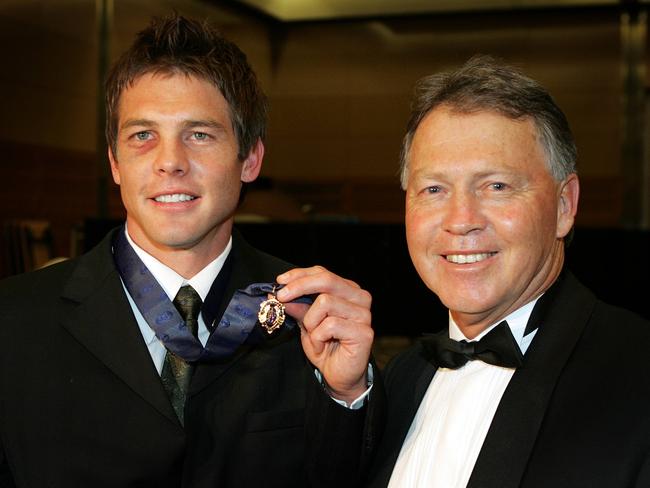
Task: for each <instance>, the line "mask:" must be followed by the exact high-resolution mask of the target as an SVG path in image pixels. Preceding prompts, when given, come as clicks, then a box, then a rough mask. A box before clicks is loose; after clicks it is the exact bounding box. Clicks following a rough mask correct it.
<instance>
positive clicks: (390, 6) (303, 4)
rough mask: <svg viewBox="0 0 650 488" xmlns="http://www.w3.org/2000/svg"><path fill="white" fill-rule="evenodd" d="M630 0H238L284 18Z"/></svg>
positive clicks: (607, 3) (606, 3) (586, 4)
mask: <svg viewBox="0 0 650 488" xmlns="http://www.w3.org/2000/svg"><path fill="white" fill-rule="evenodd" d="M622 1H624V2H627V3H634V0H632V1H631V2H630V1H629V0H236V1H233V2H232V3H235V4H240V5H243V6H245V7H247V8H252V9H253V10H256V11H259V12H261V13H262V14H264V15H266V16H269V17H272V18H274V19H275V20H279V21H282V22H300V21H315V20H333V19H345V18H355V17H377V16H381V17H384V16H395V15H397V16H402V15H417V14H433V13H451V12H469V11H486V10H517V9H527V8H528V9H530V8H562V7H594V6H614V5H617V4H619V3H621V2H622ZM642 3H643V2H642Z"/></svg>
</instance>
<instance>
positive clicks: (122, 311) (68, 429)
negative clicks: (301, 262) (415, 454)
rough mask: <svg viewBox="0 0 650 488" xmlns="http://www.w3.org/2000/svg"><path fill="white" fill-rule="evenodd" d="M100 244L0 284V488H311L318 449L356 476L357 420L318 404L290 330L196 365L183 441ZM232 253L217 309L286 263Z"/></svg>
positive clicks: (244, 251) (238, 245) (242, 250)
mask: <svg viewBox="0 0 650 488" xmlns="http://www.w3.org/2000/svg"><path fill="white" fill-rule="evenodd" d="M110 242H111V241H110V236H109V237H108V238H107V239H105V240H104V241H103V242H102V243H101V244H100V245H99V246H98V247H97V248H95V249H94V250H92V251H91V252H89V253H88V254H86V255H84V256H82V257H80V258H79V259H75V260H71V261H68V262H65V263H62V264H60V265H56V266H53V267H50V268H47V269H45V270H42V271H38V272H34V273H30V274H27V275H22V276H17V277H13V278H10V279H8V280H5V281H4V282H3V283H2V284H0V443H1V444H0V487H2V488H5V487H11V486H18V487H30V488H36V487H46V486H47V487H64V488H71V487H84V488H85V487H88V488H91V487H92V488H101V487H111V488H115V487H157V488H165V487H179V486H181V483H182V480H183V479H184V480H185V482H184V485H185V486H195V485H196V486H199V485H200V486H217V483H218V486H220V487H230V486H232V487H247V486H259V487H265V486H269V487H270V486H301V487H302V486H309V483H311V482H313V484H314V485H317V484H318V482H319V481H320V478H319V477H318V470H319V469H321V468H323V467H324V466H325V467H326V466H327V463H328V462H330V461H328V459H326V458H325V459H322V460H320V459H317V458H314V457H312V454H315V455H319V454H322V453H321V452H319V451H318V449H319V448H320V446H326V445H329V446H330V447H334V449H333V450H335V451H337V452H338V451H340V452H341V455H344V454H350V455H351V456H352V461H350V462H348V464H347V466H349V467H350V469H356V463H357V462H358V461H359V456H360V455H361V445H360V444H361V443H360V439H361V438H362V436H361V434H360V429H363V425H364V424H363V422H364V413H365V412H364V411H361V412H350V411H348V410H347V409H344V408H342V407H340V406H338V405H336V404H334V403H333V402H332V401H331V400H330V399H329V398H327V397H326V395H324V393H323V392H322V389H321V388H320V385H318V384H317V382H316V381H315V379H314V376H313V368H312V367H311V366H310V365H309V363H308V361H307V360H306V359H305V357H304V355H303V353H302V349H301V347H300V343H299V338H298V335H297V333H296V332H295V331H283V332H282V333H280V334H278V335H277V337H274V338H272V339H271V340H268V341H266V342H263V343H261V344H259V345H258V346H248V345H244V346H242V348H241V349H240V350H239V351H238V352H237V353H236V354H235V355H234V357H233V358H232V359H230V360H228V361H225V362H223V363H221V364H214V365H207V366H203V365H200V366H198V367H197V369H196V372H195V376H194V378H193V381H192V385H191V395H190V398H189V399H188V407H187V411H186V420H185V422H186V430H185V431H184V430H183V428H182V427H181V425H180V423H179V422H178V420H177V418H176V417H175V414H174V411H173V409H172V407H171V405H170V403H169V400H168V399H167V396H166V395H165V392H164V390H163V388H162V385H161V382H160V378H159V376H158V374H157V372H156V370H155V367H154V365H153V363H152V361H151V357H150V355H149V352H148V350H147V348H146V345H145V344H144V341H143V339H142V336H141V334H140V330H139V328H138V327H137V325H136V322H135V319H134V316H133V313H132V310H131V308H130V306H129V303H128V301H127V298H126V295H125V293H124V291H123V288H122V284H121V282H120V278H119V275H118V273H117V271H116V269H115V266H114V264H113V258H112V253H111V250H110ZM232 253H233V256H232V257H233V262H232V272H231V277H230V282H229V283H228V284H227V286H226V289H227V290H228V293H226V294H225V295H224V299H223V301H224V302H225V303H227V302H228V301H229V299H230V294H231V293H232V291H233V290H234V289H236V288H237V287H240V286H243V285H247V284H249V283H250V282H254V281H273V280H274V278H275V276H276V275H277V274H278V273H279V272H281V271H283V270H285V269H286V268H287V266H288V265H287V264H286V263H283V262H281V261H279V260H277V259H275V258H272V257H271V256H268V255H265V254H263V253H261V252H259V251H257V250H255V249H253V248H252V247H250V246H248V245H247V244H246V243H245V242H243V240H242V239H241V238H239V237H238V236H236V235H235V236H234V243H233V250H232ZM225 303H224V304H223V305H222V307H221V308H223V307H224V306H225ZM321 416H322V417H323V419H325V420H326V421H325V422H324V423H323V425H324V426H325V427H326V430H323V429H322V428H320V426H319V425H318V424H316V423H315V422H313V420H314V419H315V418H316V417H321ZM330 421H331V422H332V423H331V424H330V423H329V422H330ZM310 422H311V423H310ZM333 426H339V427H342V428H343V430H344V431H345V432H346V433H349V435H350V436H351V437H350V439H356V441H355V442H351V443H350V446H352V447H347V446H348V442H347V440H348V439H346V438H345V436H341V438H337V437H336V436H331V435H329V432H328V431H327V430H329V429H333V428H334V427H333ZM355 429H356V430H355ZM346 435H347V434H346ZM199 446H200V448H199ZM334 459H336V456H335V457H334ZM184 465H185V468H184ZM345 466H346V464H344V467H345ZM344 474H345V473H344ZM323 479H324V480H325V481H327V477H324V478H323Z"/></svg>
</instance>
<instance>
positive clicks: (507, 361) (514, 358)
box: [422, 320, 523, 369]
mask: <svg viewBox="0 0 650 488" xmlns="http://www.w3.org/2000/svg"><path fill="white" fill-rule="evenodd" d="M422 344H423V346H424V350H425V353H427V355H428V356H429V357H430V359H431V360H432V361H433V363H434V364H435V365H436V366H438V367H440V368H450V369H458V368H460V367H461V366H463V365H464V364H465V363H467V361H472V360H475V359H478V360H481V361H483V362H484V363H488V364H493V365H495V366H503V367H505V368H518V367H520V366H521V365H522V363H523V355H522V354H521V350H520V349H519V345H518V344H517V341H516V340H515V338H514V337H513V336H512V332H511V331H510V327H509V326H508V322H506V321H505V320H504V321H503V322H501V323H500V324H499V325H497V326H496V327H495V328H494V329H492V330H491V331H490V332H488V333H487V334H486V335H485V336H484V337H482V338H481V339H480V340H478V341H474V342H467V341H455V340H453V339H450V338H449V336H448V335H447V331H443V332H441V333H440V334H434V335H430V336H427V337H425V338H424V339H423V340H422Z"/></svg>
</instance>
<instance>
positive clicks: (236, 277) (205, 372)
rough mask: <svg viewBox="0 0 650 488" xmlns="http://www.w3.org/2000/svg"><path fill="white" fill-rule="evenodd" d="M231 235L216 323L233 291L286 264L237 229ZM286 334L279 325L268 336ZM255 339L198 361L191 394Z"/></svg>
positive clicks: (268, 276)
mask: <svg viewBox="0 0 650 488" xmlns="http://www.w3.org/2000/svg"><path fill="white" fill-rule="evenodd" d="M232 237H233V246H232V251H231V253H232V263H231V266H232V267H231V270H230V276H229V278H228V280H227V285H226V286H225V289H224V293H223V296H222V297H221V300H220V303H219V306H218V307H216V314H215V317H214V318H216V319H217V320H216V321H217V323H218V322H219V320H220V318H221V316H222V315H223V312H224V311H225V309H226V307H227V305H228V304H229V303H230V299H231V298H232V296H233V295H234V293H235V291H237V290H238V289H241V288H245V287H246V286H248V285H250V284H251V283H255V282H274V281H275V278H276V276H277V275H278V274H279V273H281V272H282V271H284V270H285V269H286V266H287V265H286V264H285V263H282V262H281V261H279V260H277V259H275V258H272V257H270V256H267V255H266V254H263V253H261V252H259V251H257V250H256V249H255V248H253V247H252V246H250V245H249V244H248V243H247V242H246V241H244V239H243V238H242V237H241V235H240V234H239V232H237V230H236V229H233V234H232ZM229 259H230V258H229ZM217 279H218V278H217ZM258 332H259V329H258V330H254V331H253V333H252V334H251V337H250V338H249V339H254V338H257V337H258V336H257V334H258ZM288 334H293V331H289V330H286V329H285V328H282V329H281V330H280V331H279V332H278V333H276V334H274V336H273V337H272V338H271V339H270V340H272V341H277V340H285V339H286V338H287V335H288ZM260 340H267V338H265V337H263V338H261V339H260ZM257 342H259V341H255V340H249V341H247V342H245V343H244V344H242V345H241V346H240V347H239V348H238V349H237V350H236V351H235V353H234V354H233V355H232V356H230V357H228V358H226V359H224V360H222V361H217V362H212V363H201V364H199V365H198V366H197V368H196V370H195V372H194V376H193V377H192V383H191V385H190V395H194V394H196V393H198V392H200V391H201V390H203V389H204V388H206V387H207V386H208V385H210V384H211V383H213V382H214V381H216V380H217V379H218V378H219V377H220V376H222V375H223V374H224V373H225V372H226V371H228V370H229V369H230V368H231V367H233V366H234V365H235V364H237V362H238V361H239V360H240V359H241V358H242V357H244V356H245V355H246V354H248V353H249V352H250V351H251V350H252V349H254V344H255V343H257Z"/></svg>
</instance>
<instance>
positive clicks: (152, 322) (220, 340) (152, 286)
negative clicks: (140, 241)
mask: <svg viewBox="0 0 650 488" xmlns="http://www.w3.org/2000/svg"><path fill="white" fill-rule="evenodd" d="M113 255H114V260H115V264H116V266H117V270H118V272H119V273H120V276H121V277H122V281H123V282H124V286H125V287H126V289H127V291H128V292H129V295H131V298H132V299H133V301H134V302H135V304H136V306H137V307H138V310H139V311H140V313H141V314H142V316H143V317H144V319H145V320H146V322H147V324H148V325H149V327H151V329H152V330H153V331H154V333H155V334H156V337H157V338H158V339H159V340H160V341H162V343H163V344H164V345H165V347H166V348H167V349H168V350H169V351H171V352H173V353H174V354H176V355H177V356H180V357H181V358H183V359H184V360H185V361H188V362H197V361H215V360H219V359H222V358H226V357H228V356H230V355H232V354H233V353H234V352H235V351H236V350H237V348H238V347H239V346H241V345H242V344H243V343H244V342H245V341H246V340H247V339H249V337H250V339H249V342H251V340H252V342H260V341H262V340H264V334H257V333H254V331H256V330H257V329H259V327H257V328H256V327H255V325H256V324H257V311H258V310H259V307H260V304H261V303H262V302H263V301H265V300H266V299H267V296H268V294H269V293H274V292H275V291H277V290H278V289H279V288H280V287H279V286H278V285H277V284H274V283H253V284H251V285H248V286H247V287H246V288H243V289H240V290H237V291H236V292H235V293H234V295H233V297H232V299H231V300H230V302H229V303H228V306H227V307H226V310H225V311H224V313H223V316H222V317H221V320H220V321H219V324H218V325H217V327H216V329H215V330H214V332H212V334H211V335H210V338H209V339H208V342H207V343H206V345H205V347H203V345H202V344H201V342H200V341H199V340H198V339H197V338H196V337H194V336H193V335H192V333H191V332H190V330H189V329H188V327H187V325H186V324H185V322H184V321H183V319H182V318H181V316H180V314H179V313H178V310H176V307H175V306H174V304H173V303H172V301H171V300H170V299H169V297H168V296H167V294H166V293H165V291H164V290H163V289H162V287H161V286H160V284H159V283H158V282H157V281H156V279H155V278H154V277H153V275H152V274H151V272H150V271H149V269H148V268H147V267H146V266H145V265H144V263H143V262H142V260H141V259H140V258H139V257H138V255H137V253H136V252H135V251H134V250H133V248H132V247H131V246H130V245H129V242H128V241H127V239H126V235H125V230H124V228H121V229H119V230H118V231H117V232H116V234H115V238H114V241H113ZM294 302H298V303H306V304H310V303H312V302H313V299H312V298H311V297H306V296H305V297H300V298H298V299H296V300H294ZM295 326H296V322H295V320H294V319H293V318H291V317H289V316H287V318H286V321H285V323H284V325H283V327H287V328H288V329H293V328H294V327H295Z"/></svg>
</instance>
